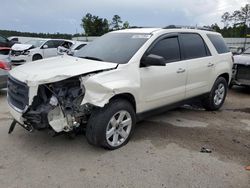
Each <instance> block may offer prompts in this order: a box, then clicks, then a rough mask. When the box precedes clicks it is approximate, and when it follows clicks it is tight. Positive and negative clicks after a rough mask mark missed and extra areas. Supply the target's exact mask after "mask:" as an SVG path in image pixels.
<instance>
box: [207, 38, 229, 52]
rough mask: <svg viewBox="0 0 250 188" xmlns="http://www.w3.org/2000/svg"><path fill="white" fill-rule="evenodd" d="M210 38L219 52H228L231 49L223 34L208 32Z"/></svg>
mask: <svg viewBox="0 0 250 188" xmlns="http://www.w3.org/2000/svg"><path fill="white" fill-rule="evenodd" d="M207 36H208V38H209V40H210V41H211V42H212V43H213V45H214V47H215V49H216V50H217V52H218V54H223V53H228V52H229V49H228V47H227V45H226V44H225V42H224V39H223V38H222V36H221V35H213V34H207Z"/></svg>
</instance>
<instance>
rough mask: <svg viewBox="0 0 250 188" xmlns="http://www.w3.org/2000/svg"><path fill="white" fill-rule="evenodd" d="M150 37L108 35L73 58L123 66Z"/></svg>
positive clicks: (141, 35) (122, 34) (146, 35)
mask: <svg viewBox="0 0 250 188" xmlns="http://www.w3.org/2000/svg"><path fill="white" fill-rule="evenodd" d="M150 37H151V35H149V34H137V33H108V34H106V35H103V36H102V37H100V38H98V39H96V40H94V41H93V42H92V43H90V44H88V45H87V46H86V47H84V48H82V49H80V50H79V51H78V52H76V54H75V56H77V57H81V58H86V59H93V60H99V61H106V62H111V63H119V64H125V63H128V62H129V60H130V59H131V58H132V57H133V55H134V54H135V53H136V52H137V51H138V50H139V49H140V47H141V46H142V45H143V44H144V43H145V42H146V41H147V40H148V39H149V38H150Z"/></svg>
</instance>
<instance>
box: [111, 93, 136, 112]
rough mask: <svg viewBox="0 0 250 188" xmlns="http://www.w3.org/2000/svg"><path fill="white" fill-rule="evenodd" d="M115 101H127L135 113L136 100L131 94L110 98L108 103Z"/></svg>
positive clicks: (121, 94)
mask: <svg viewBox="0 0 250 188" xmlns="http://www.w3.org/2000/svg"><path fill="white" fill-rule="evenodd" d="M115 99H125V100H127V101H128V102H129V103H130V104H131V105H132V106H133V108H134V110H135V113H136V109H137V108H136V100H135V97H134V96H133V95H132V94H131V93H119V94H116V95H114V96H113V97H112V98H110V100H109V102H110V101H112V100H115Z"/></svg>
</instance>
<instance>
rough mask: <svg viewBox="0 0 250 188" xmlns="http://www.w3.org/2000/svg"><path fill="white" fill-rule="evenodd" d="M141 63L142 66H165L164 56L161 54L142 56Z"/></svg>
mask: <svg viewBox="0 0 250 188" xmlns="http://www.w3.org/2000/svg"><path fill="white" fill-rule="evenodd" d="M141 65H142V66H143V67H149V66H166V62H165V58H164V57H162V56H158V55H154V54H149V55H147V56H145V57H143V58H142V60H141Z"/></svg>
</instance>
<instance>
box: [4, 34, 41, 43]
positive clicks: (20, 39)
mask: <svg viewBox="0 0 250 188" xmlns="http://www.w3.org/2000/svg"><path fill="white" fill-rule="evenodd" d="M8 39H9V41H13V42H14V43H19V44H23V43H26V42H28V41H30V40H41V39H43V38H39V37H20V36H12V37H8Z"/></svg>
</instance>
